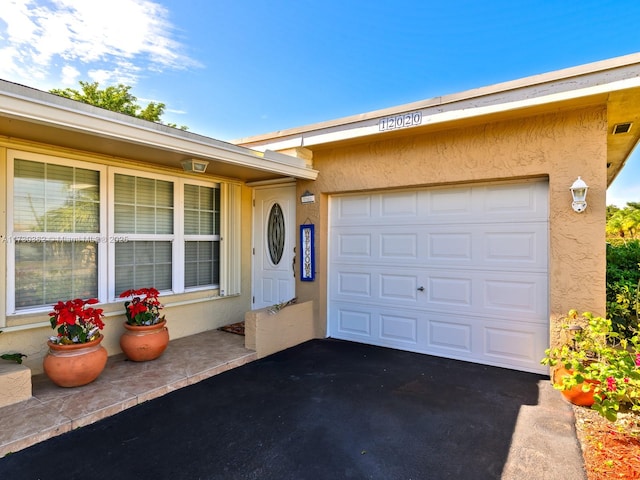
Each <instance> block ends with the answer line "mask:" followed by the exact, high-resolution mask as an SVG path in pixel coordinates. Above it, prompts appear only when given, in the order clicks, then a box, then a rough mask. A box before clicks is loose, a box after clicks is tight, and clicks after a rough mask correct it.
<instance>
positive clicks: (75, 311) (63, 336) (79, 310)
mask: <svg viewBox="0 0 640 480" xmlns="http://www.w3.org/2000/svg"><path fill="white" fill-rule="evenodd" d="M96 303H98V299H97V298H90V299H89V300H82V299H81V298H76V299H75V300H67V301H66V302H62V301H59V302H58V303H57V304H55V305H54V306H53V312H50V313H49V317H50V318H49V321H50V322H51V328H53V329H54V330H55V328H56V327H58V335H57V336H55V337H51V338H50V340H51V341H52V342H54V343H58V344H62V345H71V344H73V343H86V342H90V341H92V340H95V339H96V338H97V337H98V336H99V335H100V330H102V329H103V328H104V323H103V321H102V318H103V317H104V314H103V312H102V309H101V308H93V307H90V306H89V305H95V304H96Z"/></svg>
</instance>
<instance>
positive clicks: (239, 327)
mask: <svg viewBox="0 0 640 480" xmlns="http://www.w3.org/2000/svg"><path fill="white" fill-rule="evenodd" d="M218 330H222V331H223V332H229V333H235V334H236V335H242V336H244V322H238V323H232V324H231V325H225V326H224V327H220V328H219V329H218Z"/></svg>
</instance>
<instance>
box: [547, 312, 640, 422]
mask: <svg viewBox="0 0 640 480" xmlns="http://www.w3.org/2000/svg"><path fill="white" fill-rule="evenodd" d="M563 330H564V332H565V334H566V335H567V338H566V342H565V343H564V344H563V345H561V346H559V347H556V348H550V349H547V350H546V352H545V353H546V357H545V358H544V359H542V361H541V363H542V364H544V365H549V366H550V367H555V372H554V376H553V382H554V387H555V388H556V389H558V390H560V391H561V392H562V393H563V395H564V396H565V398H567V399H568V400H570V401H571V402H572V403H575V404H577V405H583V406H590V407H591V408H593V409H594V410H596V411H597V412H598V413H599V414H600V415H602V416H603V417H605V418H607V419H608V420H611V421H615V420H616V418H617V414H618V411H620V409H627V410H630V411H635V412H640V335H639V334H638V332H632V335H630V336H628V338H624V337H623V336H621V335H620V334H619V333H618V332H615V331H614V330H613V328H612V323H611V320H609V319H606V318H603V317H598V316H594V315H593V314H591V313H590V312H585V313H583V314H582V315H579V314H578V312H577V311H576V310H571V311H569V314H568V315H567V317H566V318H565V322H564V324H563Z"/></svg>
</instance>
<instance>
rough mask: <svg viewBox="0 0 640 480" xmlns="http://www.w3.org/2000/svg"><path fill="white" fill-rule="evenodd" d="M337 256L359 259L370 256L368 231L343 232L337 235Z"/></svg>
mask: <svg viewBox="0 0 640 480" xmlns="http://www.w3.org/2000/svg"><path fill="white" fill-rule="evenodd" d="M336 245H337V246H338V250H337V256H338V258H345V259H346V258H353V259H357V260H358V261H361V260H362V258H363V257H366V258H370V257H371V234H370V233H343V234H340V235H338V236H337V242H336Z"/></svg>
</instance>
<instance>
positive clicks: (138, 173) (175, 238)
mask: <svg viewBox="0 0 640 480" xmlns="http://www.w3.org/2000/svg"><path fill="white" fill-rule="evenodd" d="M16 158H17V159H21V160H22V159H23V160H30V161H35V162H41V163H50V164H57V165H63V166H68V167H75V168H82V169H86V170H95V171H97V172H99V174H100V182H99V185H100V196H99V198H100V206H99V212H100V223H99V225H100V233H97V234H93V233H92V234H75V235H78V236H81V237H94V236H95V237H96V238H97V245H98V250H97V251H98V262H97V268H98V272H97V276H98V299H99V301H100V303H109V302H114V301H119V300H120V299H119V298H118V295H119V294H120V292H116V291H115V245H116V243H117V242H118V241H126V240H132V241H133V240H150V241H163V240H167V241H171V244H172V260H171V267H172V268H171V275H172V289H171V290H170V291H164V292H161V294H177V293H184V292H191V291H198V290H216V289H218V290H219V292H220V295H221V296H225V288H226V289H227V293H226V295H229V294H231V295H237V294H239V293H240V284H241V281H240V278H241V264H240V258H241V254H240V250H241V249H240V246H239V244H240V238H241V225H240V223H241V222H240V208H241V207H240V201H241V199H240V190H241V186H240V185H238V184H235V183H226V182H219V181H215V180H210V181H206V180H200V179H191V178H186V177H175V176H170V175H166V174H160V173H153V172H149V171H145V170H137V169H132V168H124V167H116V166H108V165H103V164H99V163H93V162H88V161H84V160H78V159H73V158H65V157H60V156H57V155H47V154H39V153H31V152H25V151H21V150H12V149H9V150H7V180H6V185H7V240H8V241H7V249H6V252H7V253H6V254H7V288H6V292H5V294H6V301H7V302H6V314H7V315H15V314H29V313H40V312H43V311H49V310H50V309H51V306H50V305H48V306H38V307H31V308H20V309H19V310H16V305H15V274H16V264H15V254H16V251H15V242H14V241H12V240H13V239H15V238H25V237H31V238H34V237H47V238H55V237H56V236H59V237H64V236H68V235H69V234H66V233H64V234H62V233H60V234H52V233H47V232H14V230H13V220H14V218H13V217H14V215H13V208H14V187H13V185H14V162H15V159H16ZM116 174H122V175H128V176H134V177H144V178H149V179H158V180H164V181H170V182H171V183H173V197H174V204H173V222H174V230H173V234H165V235H155V234H154V235H147V234H121V233H115V231H114V230H115V204H114V201H115V175H116ZM185 184H189V185H198V186H205V187H210V188H218V189H219V190H220V205H219V206H218V208H219V211H220V233H219V235H211V236H206V238H203V236H193V238H192V237H191V236H189V235H187V236H185V235H184V185H185ZM230 192H233V194H232V195H230ZM208 237H211V239H212V240H214V241H215V240H219V241H220V251H219V259H218V260H219V280H220V283H219V284H213V285H205V286H198V287H192V288H185V286H184V273H185V272H184V270H185V265H184V259H185V255H184V252H185V247H184V244H185V241H189V240H204V239H207V238H208ZM226 237H228V239H229V240H230V241H228V242H223V239H225V238H226ZM150 286H151V285H150ZM60 300H67V299H60Z"/></svg>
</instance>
